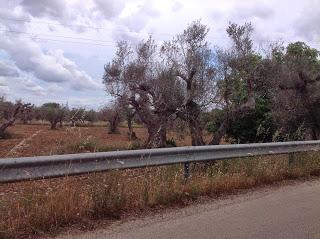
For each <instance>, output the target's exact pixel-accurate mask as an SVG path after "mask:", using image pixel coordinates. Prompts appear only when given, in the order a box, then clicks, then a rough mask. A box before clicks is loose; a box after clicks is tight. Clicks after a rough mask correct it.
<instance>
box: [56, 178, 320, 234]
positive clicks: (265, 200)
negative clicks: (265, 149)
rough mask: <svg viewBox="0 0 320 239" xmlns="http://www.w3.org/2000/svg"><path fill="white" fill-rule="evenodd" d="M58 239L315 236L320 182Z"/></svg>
mask: <svg viewBox="0 0 320 239" xmlns="http://www.w3.org/2000/svg"><path fill="white" fill-rule="evenodd" d="M59 238H61V239H62V238H63V239H75V238H79V239H89V238H90V239H102V238H103V239H105V238H107V239H115V238H117V239H149V238H151V239H158V238H165V239H169V238H170V239H171V238H172V239H173V238H174V239H191V238H192V239H209V238H210V239H212V238H219V239H220V238H245V239H248V238H273V239H274V238H290V239H294V238H297V239H301V238H317V239H319V238H320V180H315V181H309V182H299V183H294V184H293V185H286V186H281V187H270V188H267V189H266V188H265V189H259V190H257V191H254V192H250V193H247V194H244V195H239V196H233V197H229V198H226V199H221V200H215V201H212V202H207V203H204V204H197V205H192V206H189V207H187V208H184V209H176V210H170V211H169V212H165V213H163V214H161V215H155V216H148V217H145V218H143V219H138V220H134V221H129V222H124V223H118V224H117V225H112V226H111V227H109V228H108V229H104V230H98V231H94V232H88V233H82V234H74V235H71V234H70V235H64V236H61V237H59Z"/></svg>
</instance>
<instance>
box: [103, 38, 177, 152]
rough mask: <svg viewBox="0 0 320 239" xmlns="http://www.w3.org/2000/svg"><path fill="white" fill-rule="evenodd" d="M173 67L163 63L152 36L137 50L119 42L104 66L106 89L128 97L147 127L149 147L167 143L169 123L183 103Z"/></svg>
mask: <svg viewBox="0 0 320 239" xmlns="http://www.w3.org/2000/svg"><path fill="white" fill-rule="evenodd" d="M174 73H175V72H174V69H172V68H170V67H167V66H166V65H163V64H162V62H161V59H159V49H158V47H157V45H156V44H155V41H154V40H153V39H151V38H149V39H148V40H147V41H142V42H141V43H140V44H138V46H137V47H136V48H135V49H132V47H131V46H130V45H129V44H128V43H127V42H119V43H118V49H117V53H116V56H115V57H114V59H113V60H112V62H110V63H109V64H107V65H106V66H105V73H104V76H103V82H104V84H105V86H106V89H107V92H109V93H110V94H111V95H112V96H114V97H116V98H117V99H122V100H123V99H125V100H126V101H127V104H129V105H130V106H132V108H133V109H134V110H135V112H136V114H137V116H138V117H139V119H140V120H141V122H142V123H143V124H144V125H145V126H146V128H147V130H148V139H147V141H146V145H145V146H146V147H148V148H155V147H164V146H166V134H167V124H168V120H169V119H170V116H171V115H173V114H174V113H175V112H176V108H177V105H179V104H180V102H179V100H180V98H181V97H180V98H179V96H180V95H181V93H180V85H179V84H176V79H175V75H174Z"/></svg>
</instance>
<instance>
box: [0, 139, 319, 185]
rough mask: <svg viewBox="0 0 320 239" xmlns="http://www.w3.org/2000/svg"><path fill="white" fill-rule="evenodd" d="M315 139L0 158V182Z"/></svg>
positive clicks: (301, 146)
mask: <svg viewBox="0 0 320 239" xmlns="http://www.w3.org/2000/svg"><path fill="white" fill-rule="evenodd" d="M319 150H320V140H319V141H296V142H283V143H258V144H233V145H214V146H190V147H178V148H163V149H143V150H127V151H113V152H101V153H83V154H67V155H53V156H39V157H23V158H1V159H0V183H8V182H16V181H26V180H35V179H44V178H52V177H63V176H66V175H69V176H70V175H79V174H86V173H92V172H102V171H107V170H112V169H129V168H141V167H148V166H161V165H170V164H179V163H189V162H201V161H211V160H222V159H231V158H239V157H250V156H257V155H271V154H286V153H295V152H306V151H319Z"/></svg>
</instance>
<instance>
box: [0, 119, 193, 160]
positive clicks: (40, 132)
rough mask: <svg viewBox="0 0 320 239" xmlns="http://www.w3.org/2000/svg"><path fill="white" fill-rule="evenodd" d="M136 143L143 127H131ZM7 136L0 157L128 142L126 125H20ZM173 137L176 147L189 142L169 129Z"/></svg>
mask: <svg viewBox="0 0 320 239" xmlns="http://www.w3.org/2000/svg"><path fill="white" fill-rule="evenodd" d="M134 131H135V133H136V135H137V137H138V138H139V139H140V143H141V142H143V141H144V140H145V139H146V137H147V131H146V129H145V128H135V129H134ZM8 132H9V133H10V135H11V138H9V139H0V157H23V156H38V155H52V154H58V153H72V152H68V149H66V148H67V147H68V146H70V145H75V144H77V143H79V144H81V143H84V142H94V144H97V145H99V146H100V147H102V148H106V149H112V150H117V149H127V148H129V147H130V145H131V144H132V142H130V141H129V139H128V137H127V132H128V131H127V128H125V127H121V128H120V134H108V133H107V129H106V127H99V126H96V127H74V128H71V127H64V128H62V129H58V130H50V129H49V126H48V125H22V124H17V125H15V126H13V127H11V128H10V129H9V130H8ZM171 138H174V140H175V141H176V143H177V145H178V146H186V145H190V143H191V142H190V141H191V140H190V137H189V136H187V137H185V138H184V139H177V137H176V135H175V134H174V133H172V132H169V133H168V139H171Z"/></svg>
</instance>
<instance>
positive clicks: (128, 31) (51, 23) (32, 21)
mask: <svg viewBox="0 0 320 239" xmlns="http://www.w3.org/2000/svg"><path fill="white" fill-rule="evenodd" d="M0 19H3V20H7V21H15V22H20V23H39V24H46V25H57V26H64V27H65V26H68V27H80V28H89V29H94V30H106V31H109V32H112V31H118V32H126V33H134V34H140V35H146V34H147V35H159V36H171V37H173V36H175V34H171V33H151V32H146V33H143V32H136V31H132V30H126V31H125V30H120V29H115V30H111V29H108V28H105V27H93V26H89V25H80V24H63V23H55V22H46V21H39V20H30V19H13V18H5V17H2V16H0Z"/></svg>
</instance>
